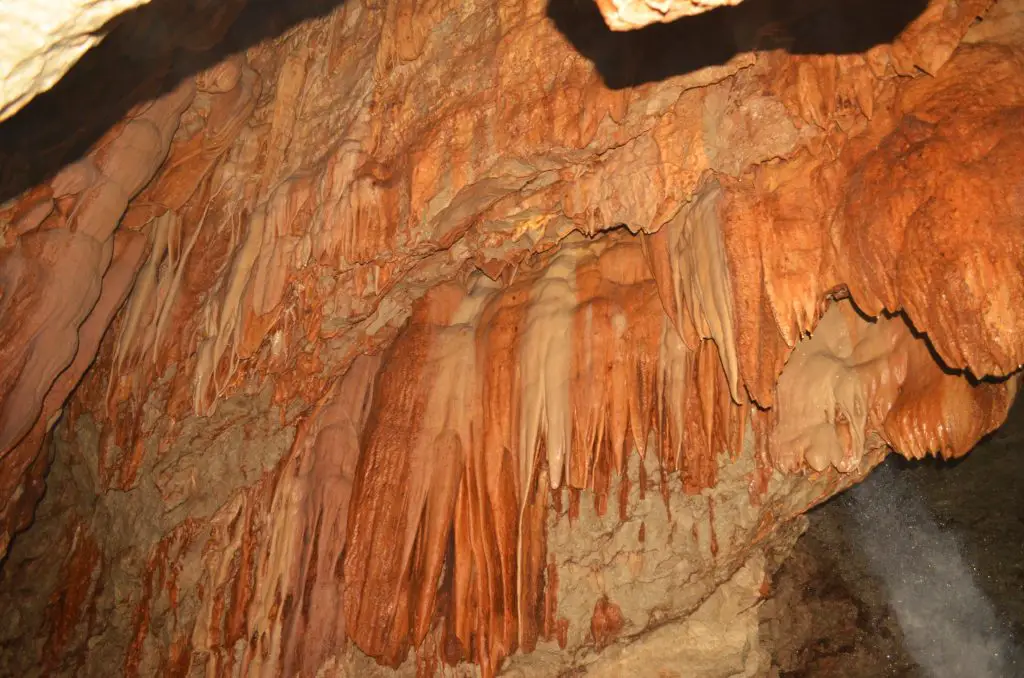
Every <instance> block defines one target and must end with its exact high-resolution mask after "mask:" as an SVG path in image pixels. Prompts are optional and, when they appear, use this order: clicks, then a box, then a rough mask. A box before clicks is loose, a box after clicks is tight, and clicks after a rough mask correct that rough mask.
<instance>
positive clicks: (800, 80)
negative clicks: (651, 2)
mask: <svg viewBox="0 0 1024 678" xmlns="http://www.w3.org/2000/svg"><path fill="white" fill-rule="evenodd" d="M883 4H884V3H883ZM910 4H912V3H907V5H910ZM876 5H877V6H876ZM884 5H885V6H884V7H883V6H882V4H875V3H864V4H863V5H861V6H860V11H859V13H854V14H853V15H852V18H851V12H850V10H849V7H848V6H846V5H842V4H836V3H828V2H797V1H795V0H794V1H793V2H780V3H771V6H770V7H768V6H766V3H755V2H753V0H748V1H747V2H745V3H743V4H741V5H739V6H737V7H736V8H734V9H729V10H719V11H715V12H707V13H705V14H702V15H700V16H696V17H691V18H687V19H684V20H680V21H678V22H675V23H673V24H671V25H664V26H654V27H651V28H650V29H645V30H643V31H638V32H632V33H626V34H618V33H612V32H610V31H608V29H607V28H606V26H605V24H604V21H603V19H602V18H601V15H600V13H599V11H598V9H597V7H596V6H595V5H593V4H590V3H574V2H568V1H559V0H551V1H550V2H548V1H542V0H504V1H501V2H476V3H474V2H469V3H464V2H458V3H454V2H453V3H444V2H428V3H419V2H406V1H404V0H391V1H389V2H384V3H379V2H360V1H359V0H350V1H349V2H346V3H344V4H338V3H331V2H321V3H316V2H313V3H301V4H300V3H295V4H293V3H260V2H251V3H248V4H246V3H243V2H234V3H213V4H208V3H202V2H196V3H192V4H190V5H189V6H188V8H187V9H188V11H184V10H182V9H181V6H178V5H172V4H170V3H160V4H157V3H156V2H154V3H153V5H152V6H151V8H149V9H148V13H146V14H145V15H143V16H142V18H141V19H139V20H137V21H136V22H125V23H124V24H123V25H121V26H119V27H118V28H117V29H116V30H115V31H114V32H112V33H111V35H109V36H108V37H107V38H106V39H105V40H104V41H103V42H102V43H101V45H99V47H98V48H97V49H96V50H94V51H93V52H90V53H89V54H87V55H86V56H85V57H84V58H83V59H82V61H81V62H80V64H79V65H78V66H77V67H76V68H75V69H74V70H73V72H72V73H71V74H70V75H69V77H68V78H67V79H66V80H64V81H62V82H61V83H59V84H58V85H57V86H56V87H55V88H54V89H53V90H52V91H50V92H48V93H47V94H44V95H42V96H40V97H39V98H37V99H36V100H35V101H33V102H32V103H31V104H30V105H29V106H27V107H26V108H25V109H24V110H23V111H22V112H21V113H19V114H18V115H16V116H14V117H13V118H11V119H10V120H8V121H7V122H6V123H5V124H4V125H3V126H0V140H2V146H0V196H2V197H0V199H3V200H4V201H5V202H4V203H3V204H2V206H0V530H2V534H3V540H2V541H0V546H2V549H0V550H3V551H7V552H8V556H7V560H6V563H5V565H4V569H3V572H2V581H0V604H2V605H3V607H4V609H6V610H11V611H12V612H11V614H10V615H9V617H8V619H7V620H5V623H4V626H3V629H2V631H3V638H2V648H3V651H2V652H0V662H2V664H0V666H2V667H3V668H4V669H5V670H7V671H9V672H11V673H15V674H19V675H34V674H35V673H41V674H47V675H49V674H58V675H59V674H74V673H84V674H87V675H93V674H97V673H109V672H110V671H111V670H119V671H121V672H122V673H124V674H126V675H190V674H205V675H213V676H216V675H235V674H236V673H241V674H247V675H249V674H260V675H263V674H267V675H317V674H318V673H320V672H331V671H333V672H334V673H335V674H336V675H372V673H371V669H370V668H369V667H370V666H371V659H370V658H369V657H372V658H374V659H375V660H377V661H380V662H381V663H382V664H386V665H388V666H392V667H397V670H398V671H399V672H404V673H406V674H408V673H415V672H422V673H427V674H429V673H431V672H434V671H436V670H440V667H441V666H442V664H450V665H458V668H457V669H455V670H456V671H458V672H460V673H461V674H463V675H472V674H475V673H477V672H479V673H481V674H483V675H493V674H495V673H497V672H499V671H503V670H504V671H509V672H514V671H520V672H521V673H522V674H523V675H557V674H558V673H559V672H561V671H567V670H593V671H595V672H596V671H600V670H606V671H609V672H614V671H617V670H622V669H623V668H624V667H627V666H629V665H631V664H630V662H635V661H638V659H637V657H638V656H640V657H643V656H647V657H651V656H653V655H654V654H656V653H658V652H667V651H669V650H672V651H673V652H675V653H676V654H674V655H671V656H670V655H668V654H664V655H662V656H663V659H662V660H659V661H663V662H664V664H665V666H666V670H676V671H678V672H680V673H682V674H683V675H691V674H689V673H687V671H686V670H684V669H680V668H679V665H680V664H685V665H686V666H689V667H690V668H691V669H692V670H693V671H697V670H698V667H702V668H700V670H701V671H705V669H706V673H707V674H708V675H718V674H720V673H723V672H725V673H726V674H727V672H728V671H733V672H740V673H741V674H742V673H743V672H747V673H751V672H753V673H754V674H756V672H757V671H758V670H760V669H759V668H758V666H759V662H760V661H761V659H759V658H758V657H759V652H758V651H757V650H756V648H754V646H753V645H751V643H754V642H755V641H754V637H755V636H756V631H757V629H756V626H757V624H756V615H753V614H752V613H751V612H750V610H749V608H746V607H744V604H745V603H744V604H740V603H738V602H737V601H736V599H734V598H730V595H732V594H727V593H721V595H718V594H716V593H715V591H716V589H717V587H719V586H722V585H726V584H725V583H726V582H729V581H732V582H733V583H732V584H728V585H726V589H722V591H734V592H735V596H739V597H740V600H743V601H753V600H754V599H755V598H756V595H755V592H754V586H753V584H752V581H753V580H756V578H757V576H758V572H760V573H761V574H763V573H764V570H765V569H766V568H767V569H770V566H767V565H765V564H764V560H763V559H766V560H767V561H768V562H769V563H771V562H775V561H777V560H778V558H779V557H781V556H780V555H779V554H781V553H782V552H784V551H785V550H786V548H785V546H786V544H787V543H789V542H791V539H792V534H793V532H792V531H793V530H794V529H795V528H794V527H793V525H792V522H791V521H792V520H793V519H794V516H797V515H798V514H800V512H802V511H804V510H806V509H807V508H808V507H810V506H812V505H814V504H815V503H818V502H820V501H822V500H824V499H825V498H827V497H828V496H830V495H832V494H834V493H835V492H838V491H840V490H841V489H843V488H844V487H847V486H849V485H850V484H851V483H854V482H857V481H858V480H859V479H860V478H861V477H863V475H864V474H865V473H867V472H868V470H870V468H871V467H872V466H873V465H874V464H876V463H878V461H879V460H880V459H881V458H882V457H883V456H884V454H886V453H887V451H888V450H889V449H890V448H892V449H895V450H896V451H898V452H900V453H902V454H905V455H907V456H911V457H919V456H923V455H926V454H939V455H943V456H947V457H948V456H957V455H961V454H964V453H966V452H967V451H968V450H969V449H970V448H971V446H972V445H973V444H974V442H975V441H976V440H977V439H978V438H979V437H981V436H982V435H984V434H985V433H987V432H988V431H990V430H991V429H992V428H994V427H995V426H997V425H998V424H999V422H1000V421H1001V420H1002V418H1003V417H1004V416H1005V413H1006V410H1007V408H1008V406H1009V403H1010V401H1011V399H1012V396H1013V394H1014V393H1015V391H1016V388H1017V376H1016V371H1017V370H1018V369H1019V368H1020V366H1021V364H1022V362H1024V340H1022V337H1024V314H1022V313H1021V312H1020V309H1019V308H1018V307H1017V305H1016V304H1017V301H1016V300H1018V299H1020V298H1022V297H1024V252H1022V247H1024V245H1022V243H1024V238H1022V237H1020V236H1021V230H1022V227H1024V221H1022V219H1021V215H1022V214H1024V204H1022V201H1024V190H1022V189H1021V187H1022V183H1021V178H1020V173H1019V171H1018V167H1019V164H1020V163H1019V158H1020V157H1022V156H1024V141H1022V140H1021V138H1020V135H1019V130H1020V128H1021V125H1022V123H1024V51H1022V49H1021V44H1020V40H1021V38H1022V36H1021V34H1020V32H1019V31H1016V30H1015V29H1014V28H1013V27H1014V26H1017V25H1019V23H1015V21H1016V20H1017V17H1019V16H1020V13H1019V3H1007V4H1006V5H997V8H996V9H997V11H994V12H993V13H992V14H991V15H990V16H991V19H990V18H983V19H981V22H980V23H978V21H979V19H978V17H980V16H981V17H987V15H986V14H985V13H986V11H987V10H989V8H990V6H991V5H992V3H991V2H989V1H987V0H960V1H959V2H956V3H949V2H945V1H940V0H936V1H934V2H931V3H928V4H927V6H925V5H924V3H922V4H921V6H919V7H917V9H916V10H915V11H914V12H913V13H910V14H907V13H906V11H905V10H904V11H902V12H892V11H888V10H887V9H885V8H886V7H888V6H889V5H888V4H884ZM901 6H902V3H901ZM990 21H991V22H992V23H994V24H996V25H991V24H990V23H989V22H990ZM972 25H973V28H971V27H972ZM167 26H171V27H173V28H174V30H166V28H167ZM969 29H970V33H969V36H970V37H969V39H968V40H967V41H966V42H965V44H961V40H962V38H963V36H964V35H965V33H967V32H968V30H969ZM453 36H458V39H453ZM140 46H145V47H146V49H147V50H148V51H147V53H146V58H145V59H138V58H136V59H128V60H126V59H125V58H124V57H125V55H126V54H127V55H135V56H138V55H139V53H140ZM114 64H119V65H120V64H124V66H123V67H120V68H114V66H113V65H114ZM100 74H103V77H105V78H108V80H107V84H108V87H107V88H102V89H103V92H102V94H101V93H100V89H101V88H97V87H96V86H95V82H96V80H97V79H98V78H99V77H100ZM83 111H88V114H87V115H85V117H83V115H82V112H83ZM79 118H81V119H80V120H79ZM90 366H91V368H90ZM87 368H90V369H87ZM975 377H976V378H977V379H976V378H975ZM636 449H644V450H646V454H645V455H644V457H643V463H642V464H641V461H640V456H639V455H638V454H637V453H636ZM51 459H52V460H53V461H52V468H50V466H51ZM48 470H49V475H47V472H48ZM44 480H45V487H46V489H47V492H46V496H45V499H43V500H42V502H41V503H40V501H39V500H40V496H41V495H42V491H43V487H44ZM33 518H34V523H33V525H32V527H30V528H29V529H28V530H27V531H25V532H23V533H22V534H21V535H19V536H17V537H16V538H15V539H14V542H13V545H11V546H10V548H9V550H8V545H9V542H10V539H11V537H12V535H15V534H16V533H17V532H18V531H20V530H24V528H26V527H27V526H28V525H29V524H30V523H31V522H32V521H33ZM716 596H718V597H716ZM715 601H717V602H715ZM751 604H753V603H751ZM15 611H16V612H15ZM689 615H696V617H692V616H689ZM688 616H689V618H688ZM669 623H671V624H675V625H677V628H678V629H679V633H680V634H681V636H682V637H684V638H689V639H692V641H693V642H692V643H690V642H687V643H682V642H680V643H679V644H678V645H676V646H674V647H672V648H665V647H664V639H665V637H666V636H667V632H664V631H663V629H664V628H666V627H664V626H662V625H663V624H669ZM718 628H727V629H729V630H730V633H728V634H725V636H723V640H722V644H721V645H719V646H716V647H713V648H712V647H708V646H706V645H703V644H702V643H703V639H705V638H706V636H707V635H708V634H709V633H711V632H712V629H718ZM556 648H557V649H556ZM599 648H601V650H600V651H599ZM638 648H647V649H638ZM659 648H660V649H659ZM531 651H533V652H531ZM637 653H639V654H637ZM715 657H717V658H718V659H717V660H714V658H715ZM460 662H461V663H460ZM711 664H714V665H711ZM670 665H675V668H671V667H670ZM112 667H116V668H112ZM684 668H685V667H684ZM373 671H374V672H377V671H378V669H373ZM379 671H383V669H379ZM545 671H548V673H547V674H545V673H544V672H545ZM716 672H718V673H716Z"/></svg>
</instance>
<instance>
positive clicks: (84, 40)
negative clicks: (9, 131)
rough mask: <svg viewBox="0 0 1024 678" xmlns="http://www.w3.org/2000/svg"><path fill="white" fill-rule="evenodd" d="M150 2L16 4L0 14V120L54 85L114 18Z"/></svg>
mask: <svg viewBox="0 0 1024 678" xmlns="http://www.w3.org/2000/svg"><path fill="white" fill-rule="evenodd" d="M147 2H149V0H17V2H7V3H5V4H4V7H3V11H0V120H4V119H6V118H9V117H11V116H12V115H14V114H15V113H17V112H18V111H19V110H20V109H21V108H22V106H24V105H25V104H26V103H27V102H28V101H29V100H30V99H31V98H32V97H34V96H36V95H37V94H39V93H40V92H44V91H46V90H48V89H49V88H50V87H52V86H53V84H54V83H55V82H57V80H59V79H60V78H61V76H63V75H64V73H66V72H67V70H68V69H69V68H71V67H72V66H73V65H74V64H75V62H76V61H78V59H79V58H81V56H82V55H83V54H84V53H85V52H86V51H87V50H88V49H89V48H91V47H92V46H94V45H95V44H96V43H97V42H99V41H100V40H102V39H103V33H104V31H103V30H102V29H103V27H104V26H105V25H106V24H107V23H108V22H109V21H110V20H111V19H113V18H114V17H116V16H117V15H118V14H122V13H123V12H126V11H128V10H130V9H132V8H133V7H138V6H140V5H144V4H146V3H147Z"/></svg>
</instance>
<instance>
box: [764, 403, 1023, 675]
mask: <svg viewBox="0 0 1024 678" xmlns="http://www.w3.org/2000/svg"><path fill="white" fill-rule="evenodd" d="M1021 455H1024V398H1018V400H1017V403H1016V404H1015V405H1014V407H1013V410H1012V411H1011V412H1010V416H1009V418H1008V420H1007V422H1006V424H1004V425H1003V427H1002V428H1000V429H999V430H997V431H996V432H994V433H993V434H992V435H991V436H989V437H988V438H987V439H986V440H984V441H983V442H982V443H981V444H979V445H978V446H977V447H976V448H975V450H974V451H973V452H972V453H971V454H969V455H967V457H965V458H963V459H961V460H956V461H953V462H943V461H941V460H935V459H929V460H925V461H919V462H909V461H906V460H903V459H902V458H900V457H897V456H896V455H891V456H890V457H889V459H888V460H887V461H886V462H885V464H883V465H882V467H880V468H879V469H877V470H876V471H875V472H874V473H872V475H871V476H869V477H868V479H867V480H866V481H865V482H864V483H862V484H861V485H860V486H858V487H856V488H853V489H852V490H850V491H849V492H846V493H845V494H843V495H840V496H837V497H835V498H834V499H832V500H831V501H829V502H827V503H826V504H824V505H822V506H820V507H818V508H817V509H815V510H814V511H812V512H811V513H810V514H809V518H810V527H809V529H808V531H807V532H806V533H805V535H804V536H803V537H801V539H800V541H799V542H798V543H797V546H796V548H795V550H794V553H793V555H792V556H791V558H790V559H789V560H787V561H786V562H785V563H784V564H783V565H782V567H781V568H780V570H779V571H778V572H777V573H776V574H775V576H774V577H773V581H772V594H771V597H770V598H769V599H768V600H767V601H766V602H765V604H764V605H763V606H762V612H761V636H762V640H763V642H764V643H765V644H766V646H767V647H768V648H769V651H770V652H771V654H772V661H773V667H772V673H773V676H776V677H778V678H817V677H836V678H859V677H861V676H863V677H876V676H877V677H886V676H899V677H908V678H910V677H912V678H918V677H920V678H945V677H946V676H950V677H953V676H964V678H967V677H968V676H970V677H972V678H973V677H978V678H982V677H985V676H993V677H995V676H999V677H1001V676H1024V652H1022V645H1024V463H1022V461H1024V459H1022V457H1021Z"/></svg>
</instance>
